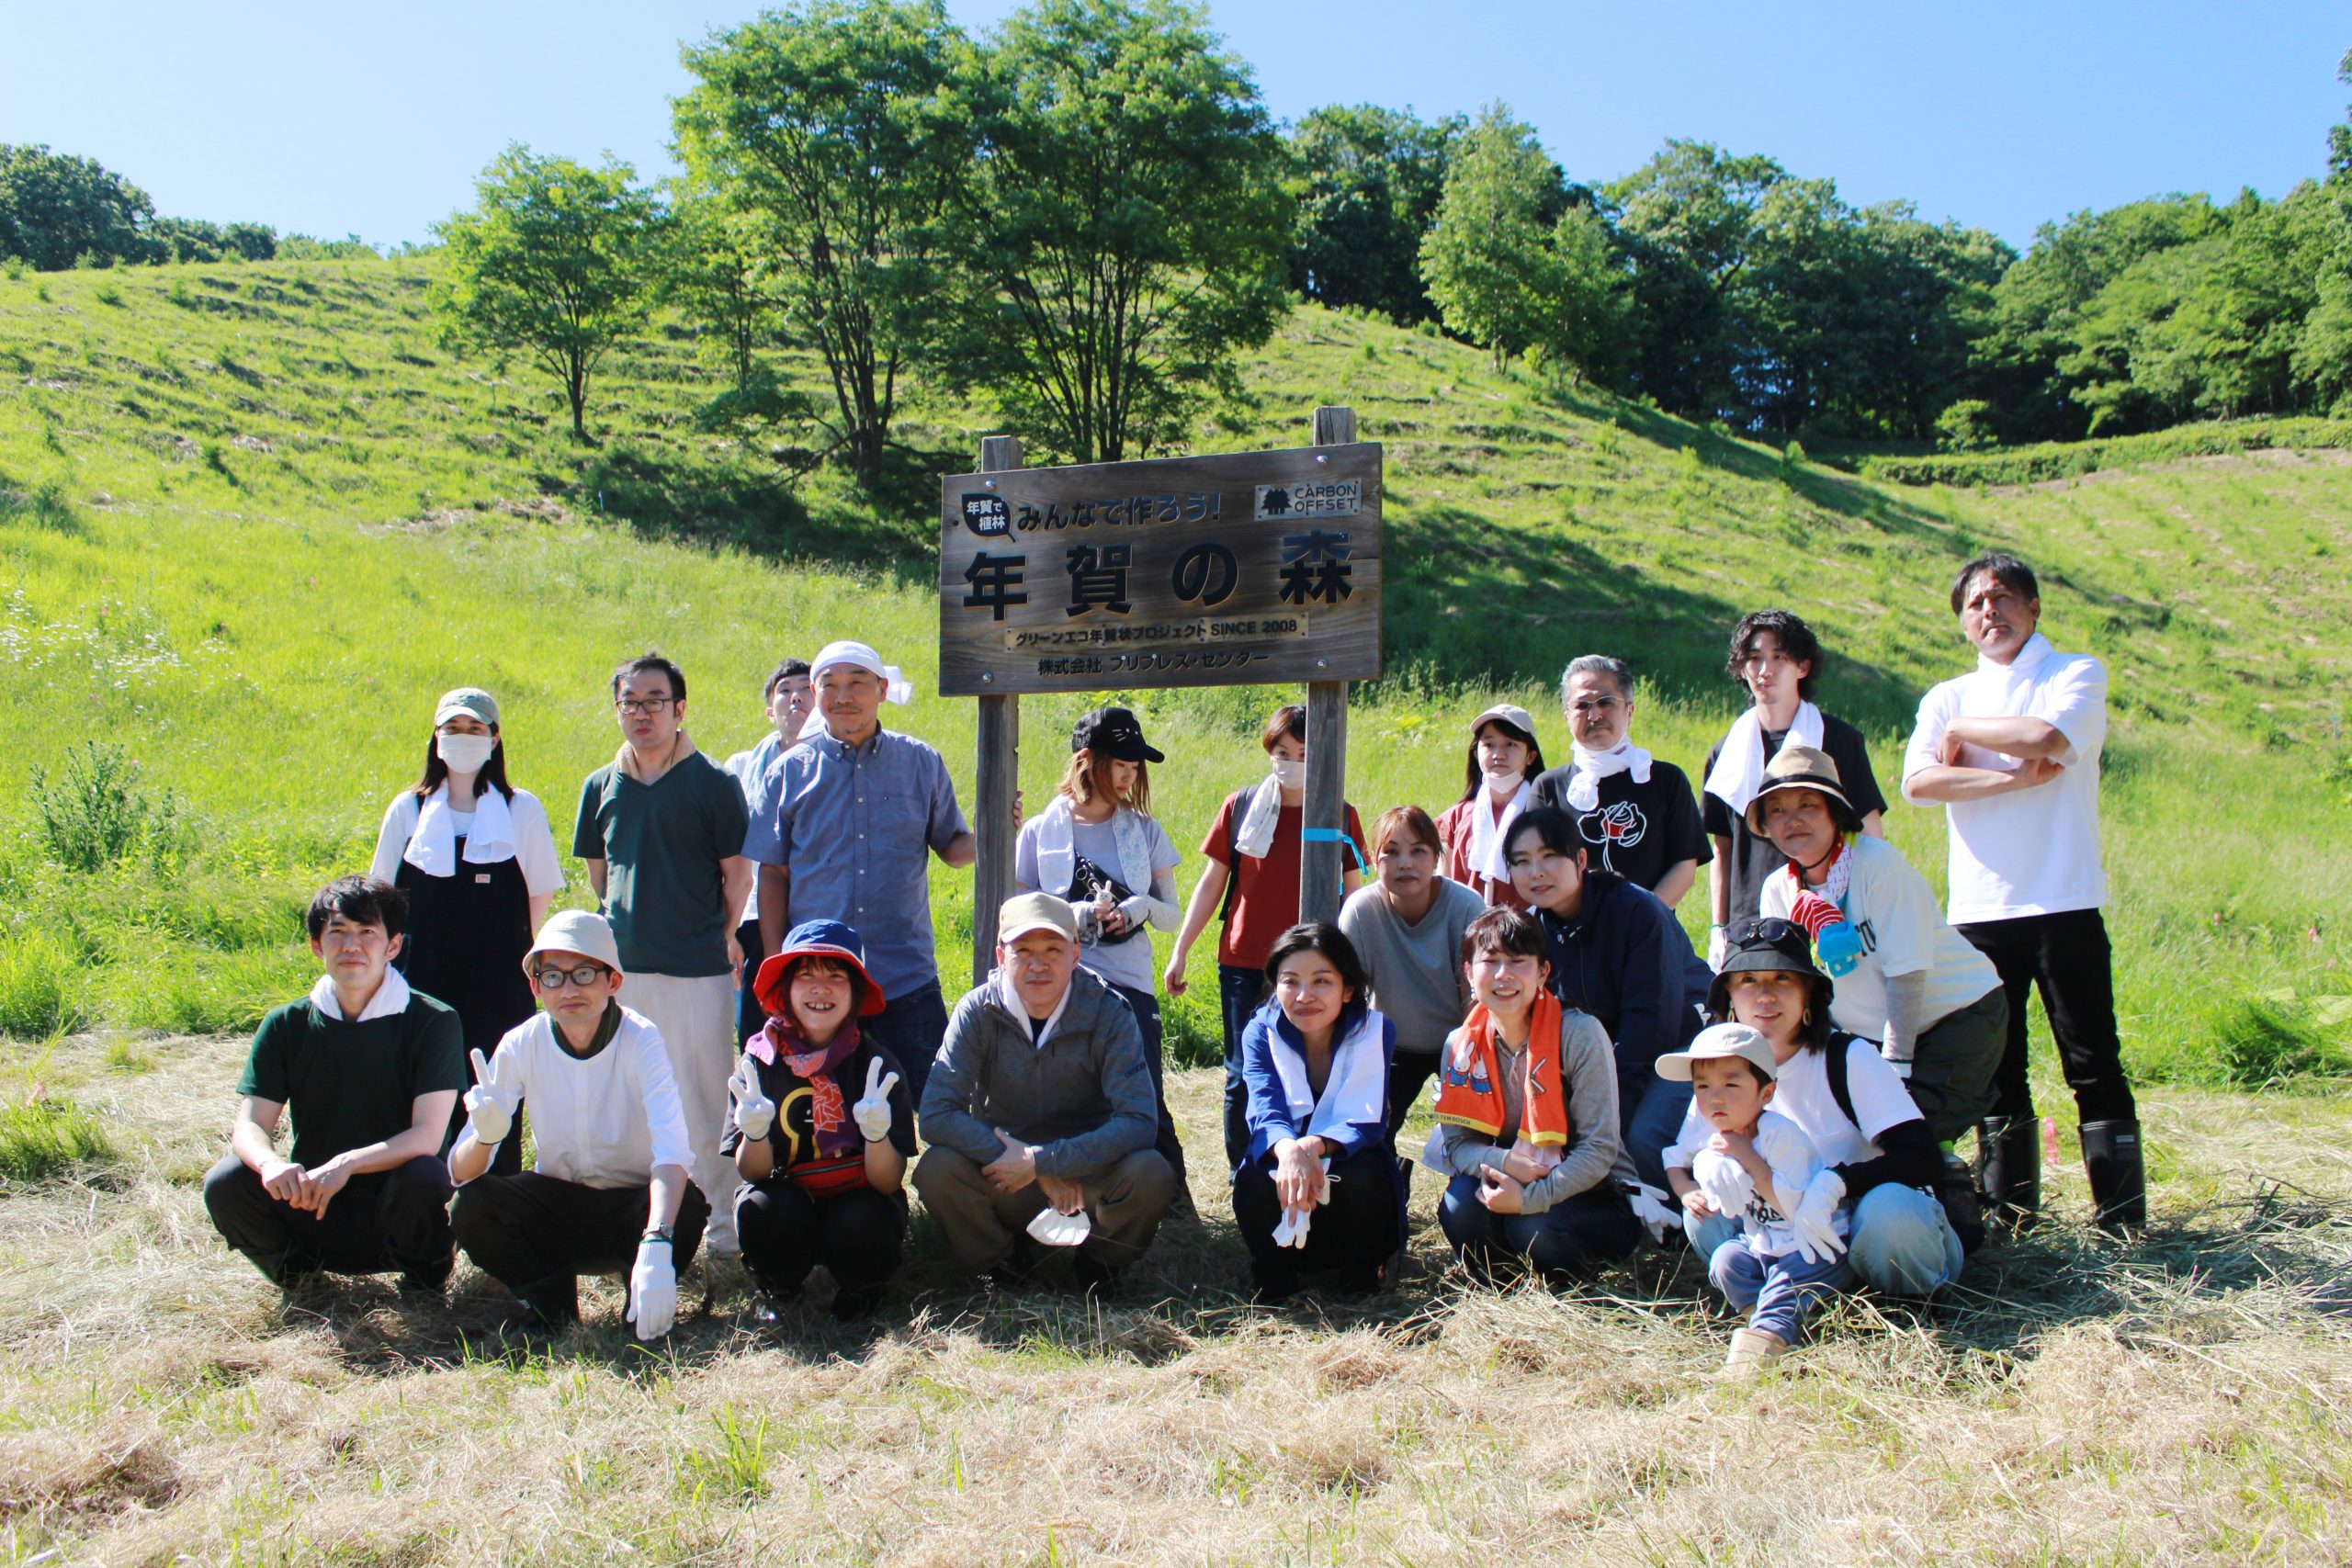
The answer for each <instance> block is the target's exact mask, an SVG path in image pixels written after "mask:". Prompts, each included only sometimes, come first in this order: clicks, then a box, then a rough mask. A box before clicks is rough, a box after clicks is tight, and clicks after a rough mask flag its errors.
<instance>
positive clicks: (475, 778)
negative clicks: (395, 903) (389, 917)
mask: <svg viewBox="0 0 2352 1568" xmlns="http://www.w3.org/2000/svg"><path fill="white" fill-rule="evenodd" d="M369 874H371V875H373V876H376V877H379V878H380V879H381V880H383V881H385V882H389V883H391V884H392V885H393V886H396V887H398V888H400V889H401V891H402V892H404V893H406V894H407V895H408V907H409V915H408V933H407V937H408V940H407V941H406V942H404V943H403V944H402V945H401V952H400V955H399V957H398V958H397V959H396V960H395V961H394V962H395V963H396V964H398V966H399V968H400V970H401V974H402V975H403V976H405V977H406V978H407V980H408V983H409V985H410V986H411V987H413V988H414V989H416V990H419V991H422V992H424V994H425V995H426V996H429V997H432V998H435V999H436V1000H439V1001H444V1002H447V1003H448V1004H449V1006H451V1007H452V1008H454V1009H456V1010H457V1013H458V1021H460V1022H461V1023H463V1024H464V1025H465V1032H466V1045H467V1047H468V1048H469V1051H470V1050H471V1049H472V1048H473V1047H476V1046H479V1047H481V1052H482V1054H483V1055H484V1056H488V1055H490V1054H491V1053H492V1052H494V1051H496V1050H497V1049H498V1042H499V1040H500V1039H501V1038H502V1037H503V1036H504V1035H505V1033H506V1032H507V1031H508V1030H510V1029H513V1028H514V1027H515V1025H517V1024H519V1023H524V1022H527V1021H529V1020H530V1018H531V1016H532V1014H533V1012H534V1011H535V1010H536V1004H535V1003H534V1001H533V998H532V996H531V985H530V981H529V980H528V979H527V978H526V976H524V974H523V955H524V954H525V953H528V952H529V951H530V947H531V933H532V932H534V931H537V930H538V929H539V926H540V924H541V922H543V921H544V920H545V919H547V913H548V904H550V903H551V902H553V900H554V897H555V896H556V894H558V893H560V892H561V891H562V890H563V871H562V868H561V867H560V865H559V864H558V863H557V862H556V857H555V836H554V834H553V833H551V832H549V831H548V814H547V810H546V808H545V807H542V806H540V804H539V802H538V799H537V796H535V795H532V794H531V793H530V792H529V791H528V790H520V789H516V788H515V787H514V786H513V785H512V784H508V783H507V782H506V743H505V742H504V741H503V739H500V738H499V733H498V703H497V701H496V700H495V699H494V698H492V696H491V694H489V693H488V692H485V691H483V690H481V688H480V687H478V686H460V687H458V689H457V690H456V691H453V692H449V693H447V694H444V695H443V696H442V698H441V700H440V701H439V702H438V703H436V704H435V705H434V710H433V738H432V739H431V740H430V741H428V742H427V743H426V746H425V749H424V773H423V775H422V776H421V777H419V778H418V780H417V781H416V783H415V784H413V785H411V786H410V787H409V788H407V789H404V790H402V791H401V793H400V794H399V795H394V796H393V797H392V803H391V805H390V806H389V807H386V808H385V810H384V825H383V827H382V829H379V831H378V833H377V835H376V859H375V863H374V864H373V865H371V866H370V867H369ZM464 1124H465V1107H464V1105H463V1103H462V1101H461V1102H460V1103H459V1105H458V1109H457V1110H456V1111H454V1112H452V1114H451V1119H450V1131H451V1135H452V1136H455V1135H456V1133H457V1132H458V1129H460V1128H462V1127H463V1125H464ZM522 1168H523V1141H522V1140H521V1139H520V1138H509V1139H507V1140H506V1141H505V1143H504V1144H503V1145H501V1146H500V1148H499V1150H498V1154H497V1156H496V1158H495V1160H494V1161H493V1162H492V1170H493V1171H495V1172H496V1173H497V1174H499V1175H502V1176H511V1175H513V1174H514V1173H515V1172H516V1171H519V1170H521V1169H522Z"/></svg>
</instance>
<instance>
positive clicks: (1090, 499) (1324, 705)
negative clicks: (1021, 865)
mask: <svg viewBox="0 0 2352 1568" xmlns="http://www.w3.org/2000/svg"><path fill="white" fill-rule="evenodd" d="M1313 438H1314V445H1313V446H1306V447H1301V448H1296V449H1294V450H1289V451H1278V452H1246V453H1236V454H1232V455H1229V456H1220V457H1167V458H1160V459H1157V460H1154V461H1149V462H1137V463H1090V464H1082V465H1076V466H1072V467H1068V468H1023V467H1022V466H1021V447H1020V444H1019V443H1018V442H1017V441H1015V440H1013V439H1012V437H1011V436H1004V435H992V436H989V437H988V438H987V439H986V440H984V441H983V442H982V443H981V444H980V463H979V467H978V469H977V470H976V471H974V472H972V473H969V474H952V475H950V476H948V477H947V478H946V479H943V480H942V481H941V483H940V547H939V689H940V692H941V694H943V695H945V696H974V697H978V698H979V699H980V705H979V788H978V800H977V803H976V807H975V811H976V820H975V824H974V828H975V831H976V832H977V834H978V839H979V859H978V866H977V868H976V875H975V878H974V884H973V910H972V949H973V951H972V969H973V979H974V981H975V983H977V982H978V981H979V980H981V979H983V978H985V977H986V976H987V974H988V972H989V969H990V968H991V967H992V966H993V964H994V962H995V949H996V918H997V908H998V906H999V905H1001V903H1002V902H1003V901H1004V900H1005V899H1006V898H1007V897H1010V896H1011V894H1012V849H1013V839H1014V833H1015V824H1014V822H1013V820H1012V811H1013V799H1014V792H1015V788H1016V784H1017V780H1018V777H1019V761H1020V747H1019V736H1020V698H1021V695H1022V694H1024V693H1032V692H1035V693H1068V694H1074V695H1092V694H1098V693H1103V692H1116V691H1119V690H1122V689H1126V688H1136V687H1140V688H1152V687H1159V686H1234V685H1260V684H1272V683H1280V682H1305V683H1306V689H1307V746H1306V813H1305V815H1306V831H1307V838H1306V842H1305V843H1304V844H1303V845H1302V846H1301V876H1300V886H1299V913H1300V918H1301V919H1333V918H1336V916H1337V915H1338V913H1339V907H1340V873H1341V870H1342V868H1343V866H1344V865H1345V864H1346V863H1348V861H1347V858H1346V853H1347V852H1346V850H1345V848H1344V847H1343V846H1342V845H1341V844H1340V842H1339V841H1338V835H1339V834H1340V833H1342V832H1344V831H1345V829H1346V820H1345V818H1346V808H1345V806H1344V804H1343V802H1344V800H1345V796H1346V788H1345V782H1346V778H1347V683H1348V682H1350V681H1352V680H1369V679H1372V678H1374V677H1376V676H1377V675H1378V674H1379V673H1380V668H1381V664H1380V660H1381V646H1380V644H1381V626H1380V584H1381V527H1380V521H1381V500H1382V468H1381V449H1380V447H1379V446H1378V445H1377V444H1374V443H1359V442H1357V441H1356V440H1355V414H1354V411H1352V410H1351V409H1345V408H1325V409H1318V410H1317V411H1316V413H1315V423H1314V437H1313ZM1322 834H1329V835H1330V836H1329V837H1324V836H1319V835H1322Z"/></svg>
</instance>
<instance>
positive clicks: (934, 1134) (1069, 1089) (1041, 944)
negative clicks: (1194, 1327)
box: [915, 893, 1177, 1293]
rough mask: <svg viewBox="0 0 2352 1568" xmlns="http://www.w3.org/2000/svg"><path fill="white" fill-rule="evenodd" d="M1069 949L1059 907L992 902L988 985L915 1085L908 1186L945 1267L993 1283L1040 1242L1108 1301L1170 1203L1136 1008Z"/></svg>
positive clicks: (1031, 898) (1008, 1275)
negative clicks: (940, 1235) (945, 1257)
mask: <svg viewBox="0 0 2352 1568" xmlns="http://www.w3.org/2000/svg"><path fill="white" fill-rule="evenodd" d="M1078 953H1079V940H1078V914H1077V912H1076V911H1075V910H1073V909H1072V908H1070V907H1069V904H1068V903H1067V902H1066V901H1064V900H1062V899H1060V898H1057V897H1054V896H1053V895H1052V894H1050V893H1023V894H1022V895H1021V896H1020V897H1015V898H1009V899H1007V900H1005V902H1004V905H1003V907H1002V908H1001V910H1000V911H999V913H998V916H997V944H996V962H997V968H996V973H994V974H993V975H991V976H989V978H988V979H986V980H984V981H982V982H981V983H980V984H979V985H978V986H975V987H972V988H971V989H970V990H969V991H967V992H966V993H965V995H964V999H963V1000H962V1001H960V1002H957V1003H956V1011H955V1013H954V1014H953V1015H952V1016H951V1017H950V1018H949V1019H948V1021H947V1039H946V1041H945V1043H943V1044H942V1045H941V1046H940V1048H939V1059H938V1061H937V1062H936V1063H935V1064H934V1065H933V1068H932V1073H931V1078H930V1081H929V1082H927V1083H925V1084H924V1085H923V1089H922V1135H923V1137H924V1139H925V1140H926V1141H927V1142H928V1143H929V1144H930V1145H931V1146H930V1147H929V1148H927V1149H925V1150H924V1151H923V1156H922V1160H921V1162H920V1163H918V1164H917V1165H916V1167H915V1190H916V1191H918V1192H920V1193H922V1201H923V1207H925V1208H926V1209H929V1210H930V1211H931V1214H932V1217H933V1219H934V1220H936V1221H938V1222H939V1228H940V1230H941V1231H942V1232H944V1234H945V1235H946V1237H947V1246H948V1248H949V1250H950V1251H952V1252H953V1253H954V1254H955V1257H956V1263H957V1264H958V1265H959V1266H960V1267H962V1268H963V1269H967V1270H968V1271H969V1272H971V1273H974V1274H986V1275H987V1276H988V1277H989V1279H990V1280H991V1281H993V1282H994V1283H995V1284H997V1285H998V1286H1013V1285H1018V1284H1020V1283H1021V1282H1022V1281H1023V1280H1026V1279H1027V1277H1028V1275H1029V1273H1030V1271H1031V1270H1032V1269H1034V1268H1035V1264H1036V1261H1037V1258H1038V1257H1039V1256H1040V1255H1039V1254H1038V1252H1037V1251H1036V1249H1035V1247H1034V1246H1033V1245H1032V1242H1033V1241H1042V1242H1044V1243H1046V1245H1048V1246H1054V1247H1075V1248H1077V1249H1078V1255H1077V1257H1076V1258H1075V1259H1074V1260H1073V1261H1074V1265H1075V1268H1076V1269H1077V1273H1078V1279H1079V1283H1080V1286H1081V1287H1083V1288H1084V1289H1085V1290H1086V1291H1087V1292H1089V1293H1103V1292H1109V1291H1111V1290H1112V1289H1113V1288H1114V1287H1115V1285H1116V1283H1117V1277H1118V1271H1119V1270H1120V1269H1125V1267H1127V1265H1129V1264H1131V1263H1133V1262H1134V1261H1135V1260H1136V1258H1140V1257H1142V1256H1143V1253H1144V1249H1145V1248H1147V1247H1149V1246H1150V1245H1151V1238H1152V1237H1153V1236H1154V1235H1157V1234H1158V1232H1159V1222H1160V1219H1161V1217H1162V1216H1164V1215H1165V1214H1166V1213H1168V1205H1169V1204H1170V1202H1172V1201H1174V1200H1175V1197H1176V1190H1177V1182H1176V1171H1175V1168H1174V1167H1172V1166H1170V1164H1169V1163H1168V1161H1167V1159H1166V1157H1165V1156H1162V1155H1161V1154H1160V1153H1159V1151H1158V1150H1156V1149H1154V1148H1153V1147H1152V1146H1151V1145H1152V1140H1153V1138H1154V1137H1155V1136H1157V1135H1158V1134H1159V1108H1158V1104H1157V1102H1156V1101H1155V1100H1154V1099H1153V1097H1152V1092H1151V1074H1150V1071H1149V1070H1148V1068H1147V1067H1146V1066H1144V1059H1143V1032H1142V1031H1141V1030H1140V1029H1139V1028H1138V1027H1137V1026H1136V1015H1135V1010H1134V1009H1132V1008H1130V1007H1128V1006H1127V1003H1126V999H1125V998H1123V997H1121V996H1120V995H1119V994H1118V992H1117V991H1115V990H1114V989H1113V988H1112V987H1111V985H1110V984H1109V982H1107V981H1105V980H1103V979H1101V978H1099V977H1098V976H1096V975H1095V974H1094V972H1093V971H1091V970H1090V969H1081V968H1080V967H1079V965H1078ZM1024 1228H1025V1229H1026V1232H1027V1234H1026V1235H1023V1230H1024Z"/></svg>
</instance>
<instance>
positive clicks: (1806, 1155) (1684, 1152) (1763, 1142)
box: [1664, 1094, 1847, 1258]
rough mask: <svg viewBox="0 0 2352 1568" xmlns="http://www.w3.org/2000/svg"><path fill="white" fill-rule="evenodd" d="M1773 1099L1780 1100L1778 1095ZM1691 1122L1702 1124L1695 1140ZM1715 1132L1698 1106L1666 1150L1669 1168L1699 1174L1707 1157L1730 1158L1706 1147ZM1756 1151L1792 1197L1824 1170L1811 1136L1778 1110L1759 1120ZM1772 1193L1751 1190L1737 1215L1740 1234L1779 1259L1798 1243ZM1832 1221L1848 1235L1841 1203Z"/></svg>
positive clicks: (1760, 1251) (1767, 1255) (1755, 1248)
mask: <svg viewBox="0 0 2352 1568" xmlns="http://www.w3.org/2000/svg"><path fill="white" fill-rule="evenodd" d="M1773 1102H1774V1103H1775V1104H1776V1105H1777V1104H1778V1103H1779V1099H1778V1096H1777V1094H1776V1095H1775V1098H1774V1101H1773ZM1691 1121H1697V1122H1698V1131H1697V1134H1696V1137H1695V1140H1693V1137H1692V1132H1691ZM1714 1131H1715V1130H1714V1128H1713V1126H1712V1125H1710V1124H1709V1123H1708V1122H1705V1121H1703V1120H1701V1119H1700V1118H1699V1115H1698V1112H1697V1111H1695V1110H1694V1111H1692V1112H1691V1119H1690V1120H1686V1121H1685V1122H1683V1124H1682V1137H1681V1138H1679V1139H1677V1140H1676V1142H1675V1145H1674V1146H1673V1147H1672V1148H1670V1149H1668V1150H1667V1151H1666V1154H1665V1156H1664V1158H1665V1164H1666V1168H1668V1170H1674V1169H1682V1170H1688V1171H1690V1172H1691V1174H1692V1176H1694V1177H1696V1176H1697V1175H1698V1174H1699V1173H1700V1171H1701V1170H1702V1168H1703V1167H1704V1166H1705V1164H1706V1163H1707V1162H1708V1161H1710V1160H1728V1159H1730V1158H1731V1156H1729V1155H1725V1154H1718V1153H1716V1152H1715V1151H1714V1150H1713V1149H1711V1148H1709V1147H1708V1146H1707V1144H1708V1142H1709V1140H1710V1139H1712V1138H1713V1136H1714ZM1686 1140H1690V1141H1686ZM1756 1152H1757V1153H1758V1154H1759V1155H1761V1156H1763V1158H1764V1163H1765V1164H1766V1165H1768V1166H1770V1167H1771V1168H1772V1185H1773V1186H1774V1187H1775V1188H1777V1189H1779V1190H1781V1192H1782V1193H1785V1194H1786V1195H1787V1196H1788V1197H1789V1198H1790V1199H1791V1200H1792V1201H1793V1200H1794V1199H1795V1198H1796V1197H1797V1196H1798V1195H1799V1194H1801V1193H1803V1192H1804V1190H1805V1189H1806V1188H1807V1187H1809V1186H1811V1185H1812V1184H1813V1179H1814V1178H1815V1177H1816V1176H1819V1175H1820V1174H1821V1172H1822V1169H1823V1160H1822V1158H1821V1155H1820V1153H1819V1151H1818V1150H1816V1149H1815V1147H1814V1146H1813V1140H1812V1139H1811V1138H1809V1137H1807V1136H1805V1134H1804V1128H1802V1127H1800V1126H1798V1125H1797V1124H1796V1123H1795V1122H1792V1121H1791V1120H1789V1119H1788V1118H1787V1117H1785V1116H1782V1115H1781V1114H1780V1113H1779V1112H1778V1111H1765V1112H1764V1113H1763V1114H1762V1115H1761V1116H1758V1118H1757V1119H1756ZM1772 1197H1773V1195H1772V1194H1771V1193H1770V1192H1767V1191H1764V1190H1762V1189H1761V1188H1760V1187H1759V1188H1758V1189H1757V1190H1753V1191H1751V1192H1750V1193H1749V1194H1748V1199H1747V1206H1746V1207H1745V1208H1743V1209H1742V1210H1741V1211H1740V1213H1739V1214H1738V1215H1737V1218H1738V1220H1739V1228H1740V1234H1741V1235H1743V1236H1744V1237H1745V1238H1746V1239H1747V1246H1748V1249H1749V1250H1750V1251H1752V1252H1754V1253H1756V1254H1757V1255H1758V1257H1763V1258H1777V1257H1779V1256H1780V1255H1781V1254H1782V1253H1784V1252H1794V1251H1795V1250H1796V1247H1797V1233H1796V1227H1795V1226H1793V1225H1792V1224H1789V1217H1788V1215H1787V1214H1786V1213H1782V1211H1781V1206H1780V1205H1779V1204H1778V1203H1776V1202H1774V1201H1772ZM1832 1224H1834V1226H1835V1228H1836V1229H1837V1232H1838V1235H1846V1234H1847V1224H1846V1209H1845V1206H1844V1205H1843V1204H1840V1205H1839V1206H1838V1213H1837V1214H1836V1216H1835V1218H1834V1220H1833V1221H1832Z"/></svg>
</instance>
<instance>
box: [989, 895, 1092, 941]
mask: <svg viewBox="0 0 2352 1568" xmlns="http://www.w3.org/2000/svg"><path fill="white" fill-rule="evenodd" d="M1030 931H1059V932H1061V933H1062V935H1064V936H1066V937H1068V938H1069V940H1070V941H1072V942H1076V941H1077V940H1078V912H1077V911H1076V910H1074V909H1072V908H1070V907H1069V900H1068V899H1065V898H1057V897H1054V896H1053V895H1052V894H1050V893H1023V894H1022V895H1021V896H1020V897H1016V898H1007V899H1006V900H1005V901H1004V906H1003V908H1000V909H999V910H997V912H996V940H997V941H998V942H1001V943H1008V944H1009V943H1010V942H1012V940H1013V939H1014V938H1016V937H1019V936H1023V935H1025V934H1027V933H1028V932H1030Z"/></svg>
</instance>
